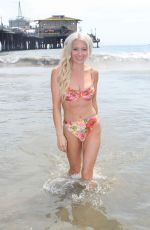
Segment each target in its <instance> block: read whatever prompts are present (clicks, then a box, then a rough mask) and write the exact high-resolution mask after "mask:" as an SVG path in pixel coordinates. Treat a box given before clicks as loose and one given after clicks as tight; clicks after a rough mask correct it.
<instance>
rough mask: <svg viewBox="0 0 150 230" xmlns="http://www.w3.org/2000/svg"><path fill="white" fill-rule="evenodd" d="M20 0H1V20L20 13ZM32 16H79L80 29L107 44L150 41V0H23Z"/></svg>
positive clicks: (27, 14) (26, 12) (25, 10)
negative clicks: (94, 35)
mask: <svg viewBox="0 0 150 230" xmlns="http://www.w3.org/2000/svg"><path fill="white" fill-rule="evenodd" d="M18 2H19V1H18V0H0V23H1V21H2V22H3V24H4V25H8V20H9V19H15V18H16V16H17V15H18ZM20 3H21V9H22V15H23V16H24V17H25V18H28V19H30V20H35V19H45V18H48V17H51V16H52V15H65V16H67V17H73V18H79V19H81V20H82V21H81V22H80V23H79V24H78V30H80V31H82V32H85V33H91V32H92V33H94V34H95V32H96V35H97V37H98V38H100V39H101V44H103V45H124V44H127V45H137V44H150V0H75V1H72V0H57V1H56V0H52V1H51V0H42V1H37V0H21V1H20Z"/></svg>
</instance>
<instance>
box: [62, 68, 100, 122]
mask: <svg viewBox="0 0 150 230" xmlns="http://www.w3.org/2000/svg"><path fill="white" fill-rule="evenodd" d="M92 72H93V71H92V69H91V68H90V69H88V70H86V71H85V72H84V76H83V82H82V84H81V82H80V83H79V84H77V81H76V83H75V82H73V81H71V82H70V85H69V88H68V89H67V90H66V92H65V100H64V101H63V108H64V119H65V120H67V121H68V120H72V121H75V120H78V119H82V118H86V117H89V116H91V115H93V114H96V110H95V108H94V106H93V97H94V95H95V86H94V76H93V74H92Z"/></svg>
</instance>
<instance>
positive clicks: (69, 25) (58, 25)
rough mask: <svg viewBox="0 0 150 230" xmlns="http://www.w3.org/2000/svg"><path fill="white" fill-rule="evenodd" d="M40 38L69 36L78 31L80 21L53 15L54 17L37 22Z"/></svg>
mask: <svg viewBox="0 0 150 230" xmlns="http://www.w3.org/2000/svg"><path fill="white" fill-rule="evenodd" d="M37 21H38V25H39V26H38V29H37V32H38V33H39V36H40V37H48V36H56V35H57V36H64V35H65V36H68V35H69V34H71V33H73V32H75V31H77V23H78V22H80V21H81V20H80V19H77V18H70V17H66V16H64V15H53V16H52V17H49V18H46V19H42V20H37Z"/></svg>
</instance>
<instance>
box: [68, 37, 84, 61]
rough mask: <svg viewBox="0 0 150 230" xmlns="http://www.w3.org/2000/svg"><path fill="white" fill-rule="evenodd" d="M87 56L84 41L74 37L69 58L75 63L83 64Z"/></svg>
mask: <svg viewBox="0 0 150 230" xmlns="http://www.w3.org/2000/svg"><path fill="white" fill-rule="evenodd" d="M87 57H88V48H87V45H86V43H85V42H84V41H81V40H79V39H76V40H75V41H74V42H73V44H72V51H71V60H72V62H73V63H76V64H83V63H84V62H85V60H86V59H87Z"/></svg>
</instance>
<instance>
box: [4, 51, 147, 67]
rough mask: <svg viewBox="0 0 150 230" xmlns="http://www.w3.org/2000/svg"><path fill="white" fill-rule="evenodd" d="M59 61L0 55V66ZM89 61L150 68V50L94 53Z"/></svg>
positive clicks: (46, 58)
mask: <svg viewBox="0 0 150 230" xmlns="http://www.w3.org/2000/svg"><path fill="white" fill-rule="evenodd" d="M58 63H59V58H58V56H55V55H54V56H51V57H48V56H46V57H42V56H40V55H39V56H36V57H33V56H24V57H22V56H20V55H18V56H17V55H11V54H8V55H4V56H3V55H2V56H0V66H53V65H57V64H58ZM90 63H92V64H94V65H100V66H117V65H118V66H119V65H120V66H124V67H126V66H127V65H132V66H134V65H136V66H140V67H141V66H143V67H146V68H148V69H150V52H146V53H144V52H143V53H142V52H139V53H137V52H135V53H121V54H115V53H114V54H113V53H111V54H105V53H104V54H94V55H92V57H91V58H90Z"/></svg>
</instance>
